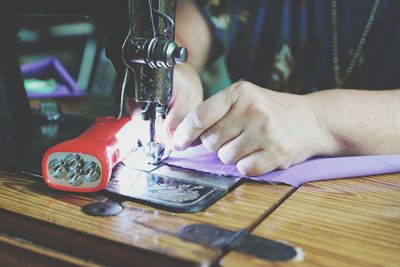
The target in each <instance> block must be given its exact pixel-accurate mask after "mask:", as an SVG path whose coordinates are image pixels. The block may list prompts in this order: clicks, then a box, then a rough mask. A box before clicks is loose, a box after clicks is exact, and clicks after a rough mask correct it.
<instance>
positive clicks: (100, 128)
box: [42, 117, 136, 192]
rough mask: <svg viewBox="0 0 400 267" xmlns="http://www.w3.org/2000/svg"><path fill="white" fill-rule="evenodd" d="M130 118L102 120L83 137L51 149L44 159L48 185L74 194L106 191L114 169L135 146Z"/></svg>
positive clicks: (43, 170)
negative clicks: (105, 188)
mask: <svg viewBox="0 0 400 267" xmlns="http://www.w3.org/2000/svg"><path fill="white" fill-rule="evenodd" d="M132 131H134V129H133V127H132V122H131V120H130V119H128V118H120V119H115V118H114V117H101V118H98V119H97V120H96V122H95V123H94V124H93V125H92V126H91V127H90V128H89V129H88V130H87V131H86V132H84V133H83V134H82V135H80V136H78V137H76V138H74V139H71V140H68V141H65V142H63V143H60V144H57V145H55V146H53V147H51V148H49V149H48V150H47V151H46V153H45V155H44V157H43V159H42V173H43V177H44V179H45V182H46V184H47V185H48V186H50V187H52V188H55V189H59V190H64V191H74V192H95V191H99V190H101V189H103V188H104V187H105V186H106V185H107V183H108V180H109V179H110V177H111V172H112V168H113V167H114V166H115V165H116V164H118V163H119V162H120V161H121V160H123V159H124V158H125V157H126V156H127V155H128V154H129V153H130V152H131V151H132V150H133V149H134V147H135V145H136V143H135V142H134V140H135V139H134V138H133V136H134V134H133V132H132Z"/></svg>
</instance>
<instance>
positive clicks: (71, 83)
mask: <svg viewBox="0 0 400 267" xmlns="http://www.w3.org/2000/svg"><path fill="white" fill-rule="evenodd" d="M21 72H22V76H23V77H24V78H39V79H40V78H42V79H47V78H54V79H55V80H56V81H57V83H58V85H57V88H56V90H55V91H54V92H51V93H34V92H28V97H29V98H56V97H75V96H85V95H86V92H85V91H82V90H81V89H80V88H79V86H78V85H77V84H76V82H75V80H74V79H73V78H72V77H71V75H70V74H69V73H68V71H67V70H66V69H65V68H64V67H63V66H62V65H61V63H60V61H58V59H56V58H54V57H51V58H47V59H43V60H40V61H37V62H33V63H28V64H24V65H22V66H21Z"/></svg>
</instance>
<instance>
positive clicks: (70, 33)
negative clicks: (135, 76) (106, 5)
mask: <svg viewBox="0 0 400 267" xmlns="http://www.w3.org/2000/svg"><path fill="white" fill-rule="evenodd" d="M20 26H21V27H20V30H19V32H18V45H17V51H18V56H19V63H20V65H21V67H23V66H27V65H29V64H34V63H36V62H41V61H43V60H45V59H48V58H55V59H57V60H58V61H59V62H60V63H61V65H62V67H63V68H64V69H65V70H66V71H67V72H68V73H69V74H70V76H71V77H72V79H73V80H74V81H75V82H76V85H77V88H78V90H81V91H82V94H80V96H74V97H73V96H72V95H71V97H69V96H64V97H57V98H54V99H49V98H46V94H43V97H35V98H34V99H32V97H30V98H31V104H32V106H33V107H35V106H37V105H39V103H40V102H44V101H57V102H61V103H62V105H63V110H65V111H67V112H70V113H76V114H79V115H81V114H83V115H86V116H88V117H96V116H105V115H112V114H113V113H112V112H113V104H114V100H113V97H112V94H113V90H114V87H115V86H116V72H115V69H114V67H113V65H112V63H111V61H110V60H109V59H108V58H107V57H106V55H105V39H104V35H103V34H102V33H101V32H100V31H99V29H98V28H97V26H96V24H95V23H94V22H93V21H92V20H91V19H89V18H85V17H72V16H32V15H29V16H21V21H20ZM24 78H25V87H26V88H27V89H28V90H30V88H31V89H32V88H34V89H32V90H38V92H41V91H40V90H42V89H43V90H45V89H44V85H45V84H46V83H45V82H44V81H42V82H41V83H38V79H36V80H35V82H34V83H33V82H32V79H31V78H32V77H24ZM28 78H29V79H28ZM47 82H48V80H47ZM40 86H42V87H43V88H40ZM38 87H39V88H38ZM43 92H44V91H43ZM83 103H84V104H83ZM93 106H94V108H93Z"/></svg>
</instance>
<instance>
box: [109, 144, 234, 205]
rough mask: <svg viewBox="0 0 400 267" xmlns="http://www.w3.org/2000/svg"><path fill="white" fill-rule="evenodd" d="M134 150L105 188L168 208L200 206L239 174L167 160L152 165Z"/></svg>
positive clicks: (217, 195)
mask: <svg viewBox="0 0 400 267" xmlns="http://www.w3.org/2000/svg"><path fill="white" fill-rule="evenodd" d="M142 153H143V152H139V151H137V152H134V153H132V154H131V155H130V156H129V157H128V158H127V159H125V160H124V161H123V163H122V164H119V165H118V166H117V167H116V168H114V172H113V175H112V177H111V179H110V182H109V183H108V185H107V186H106V190H107V191H110V192H114V193H117V194H120V195H124V196H127V197H130V198H134V199H137V200H141V201H146V202H148V203H151V204H154V205H156V206H161V207H162V208H164V209H167V210H173V211H180V212H195V211H199V210H203V209H205V208H206V207H208V206H209V205H211V204H212V203H213V202H215V201H216V200H218V199H219V198H221V197H222V196H224V195H225V194H226V193H228V192H229V191H230V190H231V189H233V188H234V187H235V186H236V185H237V184H238V183H239V182H240V178H231V177H222V176H217V175H212V174H208V173H203V172H198V171H194V170H187V169H182V168H178V167H173V166H168V165H166V164H160V165H158V166H157V165H152V164H149V163H148V162H147V161H146V160H144V158H145V157H144V156H143V154H142Z"/></svg>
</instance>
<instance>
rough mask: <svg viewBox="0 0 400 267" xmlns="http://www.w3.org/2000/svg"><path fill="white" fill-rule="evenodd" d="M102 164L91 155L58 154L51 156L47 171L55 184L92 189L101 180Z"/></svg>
mask: <svg viewBox="0 0 400 267" xmlns="http://www.w3.org/2000/svg"><path fill="white" fill-rule="evenodd" d="M100 166H101V165H100V162H99V161H98V160H97V159H96V158H94V157H92V156H89V155H84V154H80V153H65V152H58V153H53V154H52V155H50V156H49V159H48V162H47V170H48V173H49V179H51V181H52V182H53V183H54V184H58V185H64V186H72V187H85V188H91V187H96V186H98V184H99V182H100V178H101V167H100Z"/></svg>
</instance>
